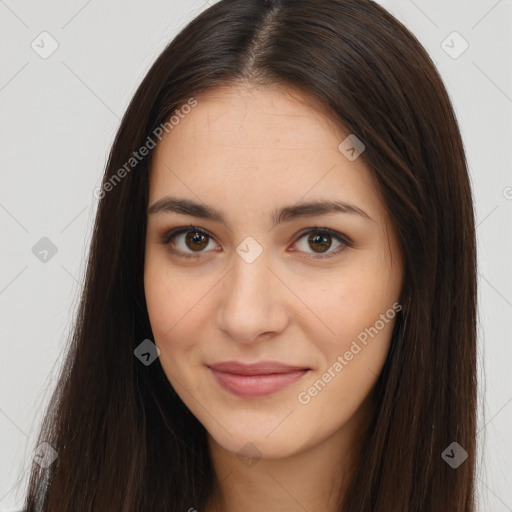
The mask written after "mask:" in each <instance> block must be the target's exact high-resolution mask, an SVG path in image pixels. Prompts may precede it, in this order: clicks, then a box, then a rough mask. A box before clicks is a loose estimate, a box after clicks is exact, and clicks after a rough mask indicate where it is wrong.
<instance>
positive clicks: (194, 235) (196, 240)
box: [186, 231, 208, 250]
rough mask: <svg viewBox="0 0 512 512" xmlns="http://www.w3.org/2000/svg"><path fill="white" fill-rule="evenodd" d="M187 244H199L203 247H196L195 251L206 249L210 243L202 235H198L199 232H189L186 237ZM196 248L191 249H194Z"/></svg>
mask: <svg viewBox="0 0 512 512" xmlns="http://www.w3.org/2000/svg"><path fill="white" fill-rule="evenodd" d="M186 241H187V244H188V243H190V242H192V243H193V244H199V245H201V247H195V249H199V250H200V249H204V248H205V247H206V246H207V245H208V242H207V240H206V236H205V235H203V234H202V233H198V232H197V231H189V232H188V233H187V236H186ZM193 248H194V247H190V249H193Z"/></svg>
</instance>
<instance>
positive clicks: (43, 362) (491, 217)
mask: <svg viewBox="0 0 512 512" xmlns="http://www.w3.org/2000/svg"><path fill="white" fill-rule="evenodd" d="M209 3H211V2H207V3H205V2H204V0H201V1H195V2H192V1H187V2H183V1H182V2H178V0H174V1H163V0H150V1H145V2H142V1H138V2H137V1H134V0H131V1H125V2H122V3H121V2H117V3H115V2H113V1H112V0H109V1H103V2H100V1H99V0H89V1H86V0H85V1H82V0H73V1H68V2H64V0H50V1H47V2H44V3H42V2H36V1H34V0H31V1H25V2H21V1H20V0H5V1H4V0H0V62H1V67H0V112H1V115H0V147H1V156H2V158H1V172H0V227H1V251H0V343H1V346H0V348H1V352H0V353H1V356H0V510H2V511H10V510H16V509H19V508H20V506H21V503H22V498H23V495H22V493H23V490H24V488H25V487H24V486H25V479H26V475H27V469H28V467H29V464H30V460H31V457H32V453H33V450H34V448H35V434H36V432H37V427H38V425H39V421H40V420H41V413H42V411H43V409H44V407H45V405H46V404H47V400H48V398H49V394H48V390H50V389H52V388H53V384H54V382H55V379H54V377H55V374H56V371H57V369H58V367H59V365H60V362H61V357H62V355H63V350H64V348H65V345H66V342H67V336H68V333H69V329H70V325H71V320H72V318H73V315H74V313H75V310H76V305H77V301H78V297H79V292H80V286H81V284H80V283H81V282H82V279H83V272H84V262H85V256H86V254H87V250H88V244H89V242H90V237H91V231H92V222H93V219H94V215H95V211H96V207H97V200H96V199H95V198H94V197H93V190H94V188H95V187H97V186H98V185H99V184H100V180H101V176H102V174H103V170H104V166H105V163H106V159H107V155H108V151H109V148H110V145H111V143H112V142H113V138H114V134H115V131H116V129H117V127H118V125H119V121H120V117H121V116H122V114H123V112H124V110H125V109H126V107H127V105H128V102H129V100H130V98H131V97H132V95H133V93H134V92H135V90H136V87H137V86H138V84H139V83H140V81H141V80H142V78H143V76H144V74H145V73H146V72H147V71H148V69H149V67H150V65H151V64H152V62H153V61H154V60H155V59H156V57H157V56H158V54H159V53H160V52H161V50H163V48H164V47H165V46H166V44H167V42H168V41H169V40H170V39H171V38H172V37H173V36H174V35H175V34H176V33H177V31H178V29H180V28H181V27H183V26H184V25H185V24H186V23H187V22H188V21H189V20H190V19H192V18H193V17H195V16H196V15H197V14H198V13H199V12H200V11H202V10H203V9H204V8H205V7H206V6H207V5H209ZM381 3H382V4H383V5H384V6H385V7H386V8H388V9H389V10H390V11H391V12H392V13H393V14H394V15H395V16H396V17H397V18H398V19H400V20H401V21H402V22H403V23H404V24H405V25H406V26H407V27H408V28H409V29H410V30H411V31H412V32H413V33H414V34H415V35H416V36H417V37H418V39H419V40H420V41H421V42H422V44H423V45H424V46H425V47H426V48H427V50H428V51H429V53H430V55H431V56H432V58H433V60H434V62H435V63H436V65H437V66H438V69H439V71H440V73H441V75H442V77H443V79H444V81H445V84H446V86H447V88H448V91H449V94H450V96H451V98H452V101H453V103H454V107H455V110H456V113H457V116H458V119H459V122H460V126H461V130H462V135H463V138H464V141H465V146H466V151H467V157H468V161H469V164H470V172H471V180H472V184H473V191H474V197H475V203H476V215H477V224H478V249H479V286H480V290H479V292H480V297H479V301H480V310H479V367H480V368H479V371H480V375H481V377H483V376H484V374H485V381H483V380H482V379H481V387H480V391H481V402H482V404H483V405H482V407H481V410H480V412H479V414H480V418H479V435H478V439H479V445H480V453H479V454H478V457H479V459H480V460H481V464H480V466H479V472H478V481H477V483H478V489H479V494H480V498H479V502H480V508H479V510H482V511H489V512H490V511H492V512H505V511H512V463H511V461H510V458H511V456H512V428H511V426H512V403H511V402H512V379H510V372H511V369H510V363H511V362H512V357H511V355H512V344H511V343H510V342H511V338H510V332H511V330H512V314H511V313H512V286H511V284H512V271H511V265H510V261H512V259H511V255H512V237H511V236H510V235H511V233H512V231H511V224H512V222H511V220H512V173H511V160H512V156H511V154H512V153H511V151H510V149H511V147H510V146H511V143H512V137H511V135H512V133H511V132H512V126H511V125H512V118H511V112H512V76H511V75H512V71H511V66H510V50H511V48H512V41H511V39H512V30H511V25H512V23H511V21H512V0H498V1H497V0H480V1H466V0H456V1H449V2H447V1H441V0H436V1H426V0H415V1H413V0H400V1H391V0H389V1H386V0H382V2H381ZM44 31H47V32H48V33H49V34H50V35H51V38H53V39H54V40H55V41H57V43H58V48H57V50H56V51H55V52H54V53H53V54H52V55H50V56H48V58H46V59H44V58H42V57H41V56H40V54H39V53H37V52H36V51H35V50H34V49H33V48H32V47H31V44H32V42H33V41H35V42H34V45H39V48H38V51H39V52H42V51H48V50H50V49H51V40H50V38H49V37H48V36H39V35H40V34H41V33H42V32H44ZM454 31H456V32H458V33H459V34H460V35H461V36H462V38H463V39H464V40H465V41H467V43H468V44H469V47H468V48H467V50H466V51H464V52H463V53H462V54H461V55H457V54H458V53H460V51H461V50H462V49H463V47H464V46H463V45H464V41H463V40H462V39H460V38H458V36H456V35H455V36H453V35H451V34H452V33H453V32H454ZM41 38H46V39H44V42H43V43H41ZM447 38H448V39H447ZM443 41H445V42H444V43H443ZM43 44H44V48H42V46H43ZM36 48H37V47H36ZM454 57H457V58H454ZM43 237H47V238H48V239H50V240H51V241H52V243H53V244H54V245H55V246H56V248H57V253H56V254H55V255H53V256H51V253H49V255H48V256H47V261H46V262H43V261H41V260H40V259H39V258H38V257H36V255H35V254H34V253H33V250H32V248H33V247H34V246H35V245H36V243H38V242H39V240H40V239H41V238H43ZM40 257H42V256H40ZM507 261H508V262H509V263H508V264H506V262H507ZM483 448H485V450H483ZM440 456H441V454H440Z"/></svg>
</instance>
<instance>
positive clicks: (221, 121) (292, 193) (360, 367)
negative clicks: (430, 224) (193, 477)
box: [144, 84, 403, 512]
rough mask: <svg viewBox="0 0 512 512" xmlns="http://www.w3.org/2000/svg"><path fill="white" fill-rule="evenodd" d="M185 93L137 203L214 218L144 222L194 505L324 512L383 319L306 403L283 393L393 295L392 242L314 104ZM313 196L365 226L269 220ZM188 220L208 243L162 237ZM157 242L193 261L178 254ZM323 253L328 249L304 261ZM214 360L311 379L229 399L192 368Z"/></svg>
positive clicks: (356, 418) (333, 218)
mask: <svg viewBox="0 0 512 512" xmlns="http://www.w3.org/2000/svg"><path fill="white" fill-rule="evenodd" d="M196 99H197V101H198V104H197V106H195V107H194V108H192V109H191V111H190V113H188V114H187V115H186V116H183V119H180V121H179V123H178V124H177V125H176V126H174V128H173V129H172V130H171V131H169V133H167V134H166V135H165V136H164V138H163V139H162V141H161V142H160V143H159V144H158V146H157V147H156V148H155V150H154V154H153V156H152V157H153V159H152V164H151V171H150V192H149V198H148V206H149V207H151V206H152V205H153V204H154V203H156V201H158V200H160V199H161V198H163V197H165V196H173V197H179V198H186V199H190V200H194V201H198V202H200V203H202V204H207V205H210V206H211V207H213V208H215V209H217V210H219V211H220V212H221V213H222V214H223V215H224V216H225V221H226V222H225V223H222V222H218V221H213V220H209V219H202V218H199V217H196V216H191V215H184V214H178V213H175V212H165V211H163V212H162V211H161V212H158V213H152V214H149V215H148V225H147V228H148V229H147V238H146V254H145V269H144V283H145V294H146V300H147V307H148V313H149V317H150V322H151V327H152V330H153V334H154V337H155V343H156V345H157V347H158V348H159V349H160V356H159V357H160V363H161V364H162V367H163V369H164V371H165V373H166V375H167V377H168V379H169V381H170V383H171V384H172V385H173V387H174V389H175V390H176V392H177V393H178V395H179V396H180V397H181V399H182V400H183V402H184V403H185V404H186V405H187V407H188V408H189V409H190V410H191V411H192V413H193V414H194V415H195V416H196V417H197V418H198V420H199V421H200V422H201V423H202V424H203V425H204V427H205V429H206V430H207V432H208V439H209V443H210V450H211V457H212V461H213V465H214V468H215V473H216V476H217V482H216V487H215V491H214V495H213V496H212V498H211V500H210V502H209V503H208V508H207V511H208V512H212V511H214V510H222V511H224V512H234V511H239V510H244V511H248V512H251V511H262V510H265V511H267V512H275V511H287V512H292V511H301V512H302V511H303V510H304V509H306V510H308V511H309V512H314V511H322V512H326V511H327V512H329V511H333V512H334V511H335V510H337V508H336V500H337V499H338V498H339V497H340V496H342V494H343V488H344V487H345V485H346V483H347V478H349V476H350V473H351V469H352V464H353V463H354V462H355V461H356V458H357V453H358V450H359V448H360V443H361V439H362V435H363V432H364V428H365V427H366V426H367V425H368V422H369V420H370V419H371V416H372V406H373V404H372V397H371V394H370V392H371V390H372V388H373V386H374V384H375V381H376V380H377V377H378V375H379V373H380V371H381V369H382V366H383V364H384V361H385V358H386V355H387V352H388V350H389V344H390V338H391V333H392V329H393V324H394V321H395V320H394V318H393V319H391V320H389V318H388V316H389V315H388V316H386V318H388V322H386V323H385V325H384V327H383V328H382V329H380V330H379V331H378V334H377V335H374V337H373V338H370V337H369V338H368V342H367V345H365V346H364V345H362V344H361V343H358V344H359V345H360V346H361V350H360V351H359V352H358V353H357V354H356V355H354V356H353V358H352V360H350V361H346V362H347V364H346V366H344V367H343V369H342V371H338V372H334V373H335V377H332V378H331V380H330V382H328V383H326V385H325V386H324V387H323V388H322V389H321V390H320V391H319V392H317V394H316V395H315V396H313V397H310V398H311V399H310V401H309V402H308V403H307V404H305V403H301V402H300V401H299V400H298V395H299V393H301V392H303V396H304V391H307V390H308V389H309V388H310V387H311V386H313V384H314V383H315V382H317V381H318V380H319V379H322V375H323V374H324V373H325V372H326V371H327V370H328V369H329V368H331V373H332V367H333V363H335V362H336V361H337V360H338V359H337V358H338V356H340V355H341V356H343V354H345V352H346V351H347V350H349V349H350V347H351V343H352V342H353V341H354V340H357V336H358V335H359V334H360V333H361V332H362V331H364V329H365V328H367V327H369V326H373V325H374V324H375V322H376V321H377V320H379V318H382V317H381V316H380V315H382V314H386V312H387V311H389V310H390V308H392V305H393V304H394V303H396V302H399V298H400V292H401V289H402V280H403V261H402V257H401V254H400V250H399V245H398V242H397V238H396V233H395V231H394V229H393V226H392V224H391V222H390V219H389V216H388V213H387V211H386V208H385V206H384V204H383V202H382V200H381V198H380V197H379V193H378V189H377V186H376V184H375V183H374V181H373V178H372V177H371V175H370V172H369V170H368V168H367V166H366V164H365V163H364V160H363V158H361V157H359V158H357V159H356V160H355V161H350V160H349V159H347V158H346V156H345V155H344V154H342V152H341V151H340V150H339V149H338V145H339V144H340V142H341V141H343V140H344V139H345V138H346V137H347V135H348V134H349V132H347V131H346V130H344V129H343V128H342V127H341V126H340V123H339V122H338V123H335V122H334V120H333V119H331V118H330V117H329V115H328V114H327V113H326V111H325V109H324V107H323V106H322V105H321V104H319V103H317V102H316V101H315V100H313V99H311V98H309V97H308V96H306V95H304V94H303V93H300V92H299V91H296V90H294V89H289V88H278V87H276V86H273V87H256V86H252V85H248V84H236V85H231V86H229V87H225V86H224V87H218V88H216V89H211V90H209V91H207V92H205V93H203V94H201V95H199V96H197V97H196ZM363 154H364V153H363ZM313 200H343V201H345V202H348V203H350V204H352V205H355V206H357V207H358V208H360V209H362V210H363V211H364V212H366V214H367V215H368V216H369V217H370V218H369V219H368V218H365V217H364V216H362V215H356V214H350V213H341V212H336V213H329V214H322V215H317V216H314V217H302V218H295V219H293V220H291V221H289V222H285V223H282V224H279V225H277V226H275V227H273V224H272V222H271V218H270V214H271V212H273V211H274V210H275V209H277V208H280V207H283V206H288V205H293V204H296V203H298V202H306V201H308V202H309V201H313ZM190 225H193V226H195V227H199V228H202V229H203V230H204V231H206V232H207V233H208V234H209V237H207V238H206V240H205V242H204V243H203V244H202V245H201V243H199V244H198V242H196V243H195V245H194V243H193V242H192V243H191V242H190V241H189V243H188V244H187V242H186V239H185V236H186V234H179V235H177V236H175V237H174V239H173V242H170V243H169V245H165V244H164V243H162V241H161V238H162V237H163V236H164V235H165V234H166V233H167V232H169V231H170V230H171V229H174V228H178V227H181V226H190ZM311 227H317V228H318V227H320V228H330V229H332V230H335V231H337V232H339V233H341V234H343V235H345V236H346V237H349V239H350V240H351V241H352V244H351V246H349V247H345V248H344V249H343V250H342V251H341V252H338V253H336V251H337V249H338V248H339V247H340V246H341V245H342V244H341V243H340V242H337V241H336V239H335V238H332V237H329V236H327V242H330V243H331V246H330V247H329V248H327V249H324V250H322V245H321V243H322V240H321V234H320V242H316V245H315V243H314V242H313V243H308V236H309V234H308V233H306V234H300V232H301V231H303V230H305V229H306V228H311ZM192 231H193V228H192ZM313 234H315V233H313ZM316 234H318V233H316ZM249 236H251V237H253V238H254V239H255V240H256V241H257V243H258V244H259V246H260V247H261V249H262V251H263V252H262V253H261V254H260V255H259V256H258V257H257V258H256V259H255V260H254V261H253V262H251V263H248V262H247V261H246V260H245V259H244V258H242V257H241V256H240V255H239V253H237V251H236V249H237V247H238V246H240V244H241V243H242V242H243V241H244V240H245V239H246V237H249ZM173 243H174V245H173ZM242 245H243V244H242ZM327 245H328V244H327ZM171 247H174V249H175V250H177V251H181V252H182V253H185V254H196V255H198V257H197V258H196V259H190V260H185V259H183V258H180V257H178V256H176V255H173V254H172V252H171ZM251 250H254V249H251ZM324 252H325V254H326V255H332V256H331V257H330V258H325V259H324V260H315V259H308V256H315V255H322V254H324ZM227 360H237V361H243V362H259V361H263V360H272V361H280V362H283V363H286V364H290V365H297V366H307V367H308V368H311V370H310V372H308V374H306V375H305V376H304V377H302V378H301V379H300V380H299V381H297V382H295V383H293V384H292V385H290V386H288V387H286V388H284V389H281V390H279V391H278V392H276V393H274V394H272V395H270V396H265V397H260V398H244V397H239V396H235V395H233V394H231V393H230V392H228V391H225V390H224V389H223V388H221V387H220V386H219V384H218V383H217V381H216V379H215V377H214V376H213V374H212V372H211V371H210V370H209V368H208V367H207V366H206V365H207V364H211V363H215V362H220V361H227ZM324 382H325V380H324ZM247 443H251V444H250V445H248V444H247ZM248 446H249V447H248ZM254 447H255V448H254ZM243 456H247V457H252V459H250V458H245V459H244V458H243ZM193 505H194V504H191V506H192V507H193Z"/></svg>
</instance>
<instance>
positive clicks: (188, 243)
mask: <svg viewBox="0 0 512 512" xmlns="http://www.w3.org/2000/svg"><path fill="white" fill-rule="evenodd" d="M161 241H162V243H163V244H164V245H169V251H170V252H171V253H172V254H174V255H176V256H178V257H181V258H185V259H190V258H199V257H201V255H202V254H203V253H206V252H210V251H209V250H208V251H206V250H204V249H205V248H207V247H208V245H209V244H210V243H213V240H212V238H211V236H210V235H209V234H208V233H206V232H205V231H203V230H202V229H199V228H195V227H194V226H186V227H182V228H178V229H174V230H172V231H170V232H169V233H167V234H165V235H164V236H163V237H162V239H161ZM215 245H216V244H214V243H213V248H215Z"/></svg>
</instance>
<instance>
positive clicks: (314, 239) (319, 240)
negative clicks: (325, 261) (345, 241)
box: [308, 234, 331, 252]
mask: <svg viewBox="0 0 512 512" xmlns="http://www.w3.org/2000/svg"><path fill="white" fill-rule="evenodd" d="M308 242H309V243H310V244H320V245H321V249H324V250H323V251H322V250H320V251H317V250H316V249H315V248H314V246H312V249H313V250H314V251H315V252H325V251H326V250H327V249H329V247H331V242H330V241H328V239H327V237H326V235H318V234H317V235H315V234H311V235H310V236H309V238H308Z"/></svg>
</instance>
